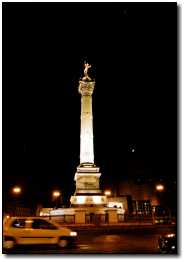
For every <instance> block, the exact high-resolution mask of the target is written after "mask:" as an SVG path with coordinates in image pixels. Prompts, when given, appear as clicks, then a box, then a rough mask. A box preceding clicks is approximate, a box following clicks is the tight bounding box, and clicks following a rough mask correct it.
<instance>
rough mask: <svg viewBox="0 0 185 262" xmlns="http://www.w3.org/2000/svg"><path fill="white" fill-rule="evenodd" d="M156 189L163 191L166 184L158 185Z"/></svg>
mask: <svg viewBox="0 0 185 262" xmlns="http://www.w3.org/2000/svg"><path fill="white" fill-rule="evenodd" d="M156 190H157V191H163V190H164V186H163V185H156Z"/></svg>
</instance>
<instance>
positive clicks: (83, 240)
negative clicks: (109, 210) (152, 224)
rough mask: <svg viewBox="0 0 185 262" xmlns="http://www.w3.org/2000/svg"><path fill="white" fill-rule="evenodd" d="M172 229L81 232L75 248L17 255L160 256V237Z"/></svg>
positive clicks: (38, 250) (21, 251)
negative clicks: (111, 254) (158, 240)
mask: <svg viewBox="0 0 185 262" xmlns="http://www.w3.org/2000/svg"><path fill="white" fill-rule="evenodd" d="M172 232H174V229H171V228H167V227H165V228H156V229H146V228H144V227H143V228H139V229H137V228H132V230H118V229H109V230H79V232H78V233H79V234H78V235H79V239H78V242H77V246H76V247H75V248H70V249H66V250H61V249H58V248H55V247H44V248H38V247H37V248H31V249H30V248H29V249H28V248H26V249H25V248H24V249H23V248H20V249H19V250H15V251H14V253H16V254H18V253H19V254H20V253H23V254H30V253H31V254H110V253H113V254H158V253H159V251H158V248H157V247H158V242H157V239H158V237H159V236H160V235H161V234H163V233H172Z"/></svg>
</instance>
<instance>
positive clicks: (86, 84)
mask: <svg viewBox="0 0 185 262" xmlns="http://www.w3.org/2000/svg"><path fill="white" fill-rule="evenodd" d="M94 86H95V82H93V81H83V80H82V81H81V80H80V81H79V86H78V92H79V93H80V94H81V95H82V96H91V95H92V94H93V91H94Z"/></svg>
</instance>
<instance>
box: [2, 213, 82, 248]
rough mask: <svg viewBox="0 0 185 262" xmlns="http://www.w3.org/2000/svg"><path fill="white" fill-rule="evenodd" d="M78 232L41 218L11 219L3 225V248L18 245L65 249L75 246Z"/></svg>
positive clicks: (7, 219)
mask: <svg viewBox="0 0 185 262" xmlns="http://www.w3.org/2000/svg"><path fill="white" fill-rule="evenodd" d="M76 237H77V232H74V231H71V230H70V229H69V228H65V227H61V226H60V225H59V224H57V223H54V222H50V221H48V219H45V218H41V217H9V218H6V219H5V221H4V223H3V247H4V249H6V250H10V249H13V248H14V247H15V246H16V245H35V244H41V245H42V244H58V246H59V247H61V248H64V247H67V246H68V245H70V244H74V243H75V240H76Z"/></svg>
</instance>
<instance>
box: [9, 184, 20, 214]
mask: <svg viewBox="0 0 185 262" xmlns="http://www.w3.org/2000/svg"><path fill="white" fill-rule="evenodd" d="M21 193H22V188H21V187H20V186H14V187H13V188H12V189H11V194H12V200H13V202H12V207H11V209H12V212H13V215H14V216H18V215H20V214H22V211H21V209H20V207H21V199H20V196H21Z"/></svg>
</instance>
